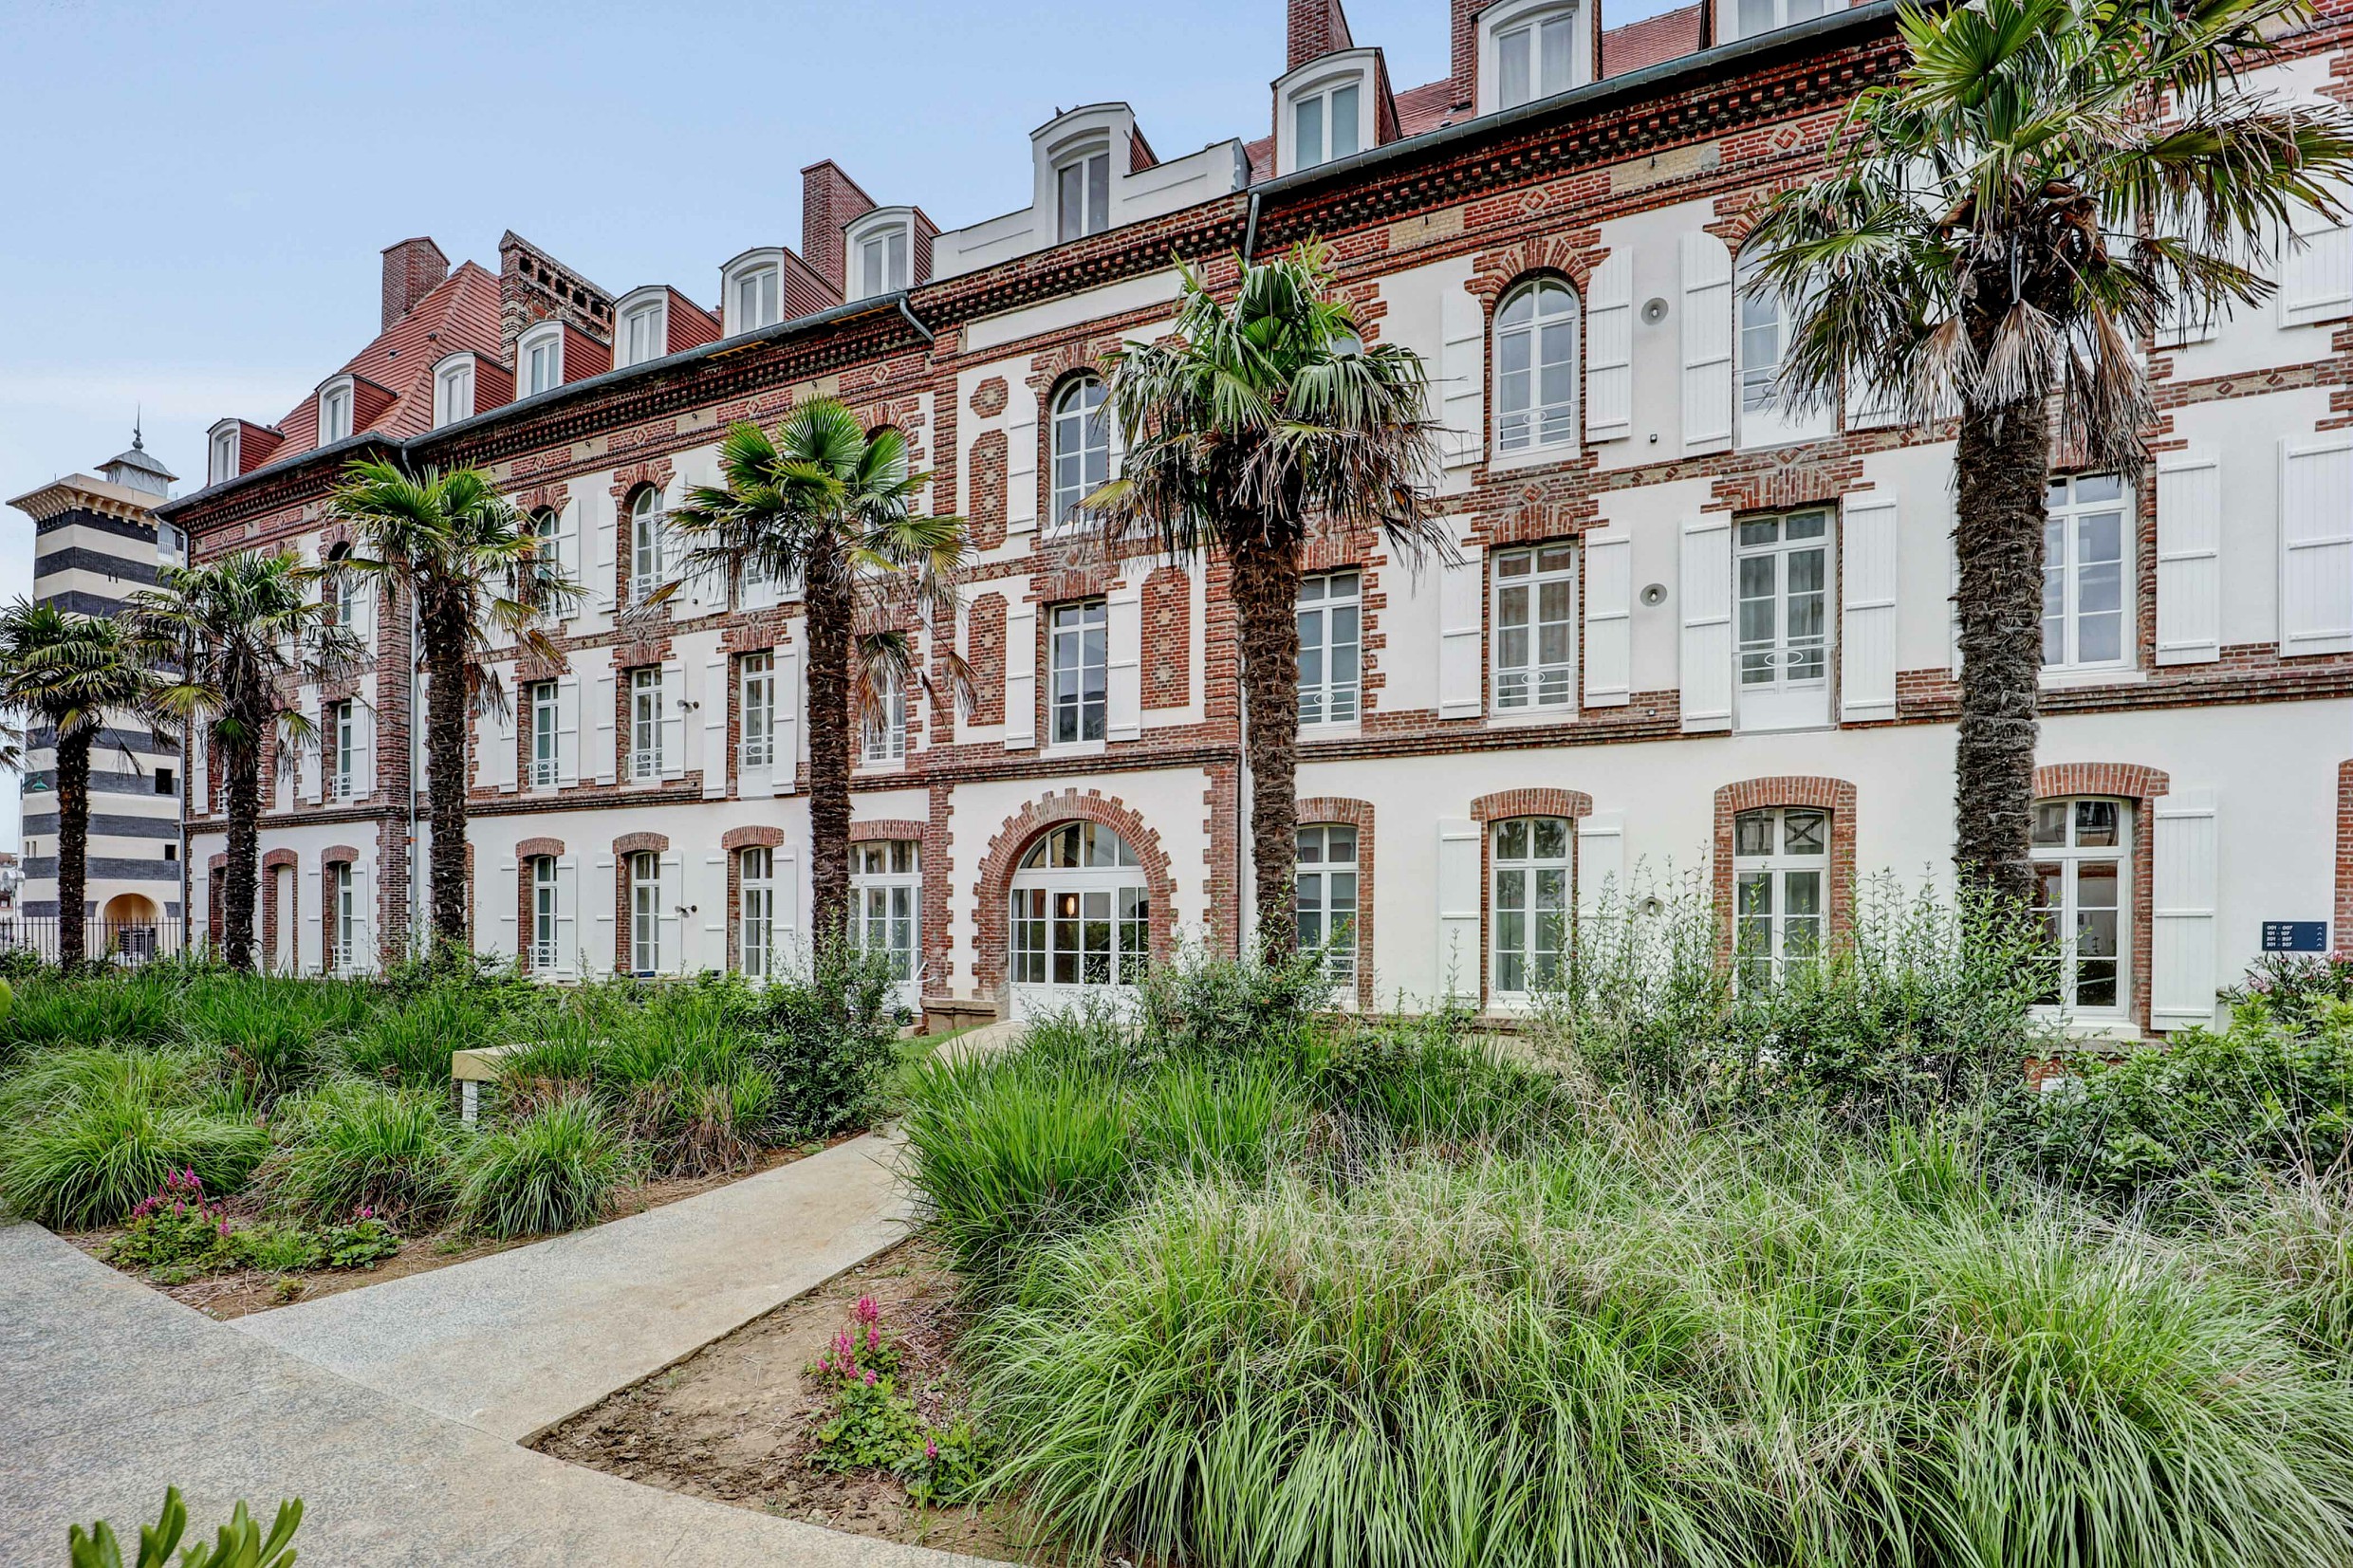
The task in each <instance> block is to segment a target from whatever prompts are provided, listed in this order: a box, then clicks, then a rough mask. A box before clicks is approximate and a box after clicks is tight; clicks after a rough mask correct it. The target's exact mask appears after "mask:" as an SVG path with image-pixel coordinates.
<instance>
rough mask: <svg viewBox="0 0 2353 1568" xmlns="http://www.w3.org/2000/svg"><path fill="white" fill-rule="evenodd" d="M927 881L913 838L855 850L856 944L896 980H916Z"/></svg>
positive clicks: (852, 871)
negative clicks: (878, 959)
mask: <svg viewBox="0 0 2353 1568" xmlns="http://www.w3.org/2000/svg"><path fill="white" fill-rule="evenodd" d="M922 880H923V878H922V851H921V849H920V847H919V846H918V845H917V843H916V841H915V840H914V839H878V840H876V841H874V842H871V843H859V844H852V845H851V846H850V907H851V910H852V912H853V913H852V914H851V917H850V936H851V939H852V940H853V941H855V942H856V943H857V944H858V946H859V947H860V948H862V949H863V950H865V951H867V952H870V953H879V954H880V955H881V957H882V958H883V960H884V961H885V962H886V963H887V964H888V965H889V966H890V971H891V978H892V979H893V980H896V981H902V982H903V981H907V980H911V979H913V978H914V977H915V971H916V963H917V952H918V950H919V947H920V943H919V939H918V938H919V929H920V926H921V923H922V922H921V915H920V913H919V912H920V910H921V907H922Z"/></svg>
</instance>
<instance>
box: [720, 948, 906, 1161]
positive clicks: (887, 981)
mask: <svg viewBox="0 0 2353 1568" xmlns="http://www.w3.org/2000/svg"><path fill="white" fill-rule="evenodd" d="M891 986H892V981H891V972H890V966H889V963H888V961H887V960H886V959H885V958H884V957H883V956H882V955H881V954H880V953H874V952H862V951H861V950H858V949H856V948H853V947H851V946H849V945H848V944H847V943H830V944H823V945H821V946H820V948H819V950H818V952H817V954H816V956H815V957H814V958H812V959H811V960H810V961H809V963H808V964H807V966H806V968H804V969H803V970H802V971H801V972H800V973H798V974H787V975H780V976H778V977H777V978H776V979H774V980H771V981H770V982H769V984H768V985H767V986H766V987H763V988H762V989H760V990H759V991H756V992H753V993H751V996H752V1000H751V1003H750V1007H749V1008H748V1022H749V1024H750V1026H751V1027H752V1028H753V1029H754V1030H755V1031H756V1032H757V1035H758V1040H757V1042H756V1043H755V1044H754V1046H753V1049H752V1064H753V1065H754V1066H756V1067H758V1068H759V1069H760V1071H761V1072H762V1073H764V1074H766V1075H767V1077H768V1079H769V1083H770V1084H772V1085H773V1086H774V1091H775V1096H776V1099H775V1108H774V1112H773V1116H774V1120H775V1124H776V1126H777V1127H778V1128H779V1129H781V1130H783V1131H784V1132H785V1133H787V1134H789V1135H791V1136H793V1137H796V1138H825V1137H831V1136H833V1135H834V1134H837V1133H844V1132H848V1131H850V1130H852V1129H854V1128H859V1127H863V1126H865V1125H866V1124H867V1123H868V1122H869V1121H871V1120H872V1119H873V1117H874V1116H875V1115H876V1114H877V1112H878V1110H879V1109H880V1104H881V1099H882V1094H883V1091H884V1089H885V1088H886V1086H888V1084H889V1083H890V1082H891V1079H892V1077H893V1075H894V1074H895V1072H896V1071H897V1069H898V1066H899V1048H898V1045H899V1020H898V1014H897V1012H896V1011H895V1010H894V1008H893V1007H892V1005H891Z"/></svg>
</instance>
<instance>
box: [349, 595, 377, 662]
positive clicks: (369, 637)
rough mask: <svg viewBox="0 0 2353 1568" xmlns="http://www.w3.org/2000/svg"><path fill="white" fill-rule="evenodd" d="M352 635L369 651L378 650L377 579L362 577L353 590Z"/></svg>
mask: <svg viewBox="0 0 2353 1568" xmlns="http://www.w3.org/2000/svg"><path fill="white" fill-rule="evenodd" d="M351 635H352V636H354V637H356V638H358V639H359V643H360V646H361V648H363V649H365V650H366V651H367V652H369V653H371V654H372V653H374V652H375V651H376V580H375V579H374V578H372V577H363V578H361V579H360V580H359V581H357V582H356V583H354V584H353V586H352V590H351Z"/></svg>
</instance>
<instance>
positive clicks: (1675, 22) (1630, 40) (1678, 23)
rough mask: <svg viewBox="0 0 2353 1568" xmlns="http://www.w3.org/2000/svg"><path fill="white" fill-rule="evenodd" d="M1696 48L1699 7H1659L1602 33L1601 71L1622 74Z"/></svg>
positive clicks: (1604, 73) (1697, 46)
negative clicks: (1675, 8) (1657, 10)
mask: <svg viewBox="0 0 2353 1568" xmlns="http://www.w3.org/2000/svg"><path fill="white" fill-rule="evenodd" d="M1698 50H1699V8H1698V7H1697V6H1685V7H1684V8H1683V9H1680V10H1670V11H1661V12H1659V13H1658V15H1657V16H1645V17H1644V18H1642V20H1640V22H1629V23H1627V24H1626V25H1625V26H1624V27H1622V28H1610V29H1609V30H1608V31H1607V32H1605V33H1603V34H1602V74H1603V76H1604V77H1612V76H1623V75H1625V74H1626V73H1627V72H1628V71H1639V70H1640V69H1641V68H1642V67H1643V66H1645V65H1659V64H1661V63H1662V62H1665V61H1669V60H1677V59H1680V58H1681V57H1682V56H1684V55H1687V54H1696V53H1697V52H1698Z"/></svg>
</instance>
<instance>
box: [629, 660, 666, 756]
mask: <svg viewBox="0 0 2353 1568" xmlns="http://www.w3.org/2000/svg"><path fill="white" fill-rule="evenodd" d="M661 721H662V673H661V666H660V665H658V664H648V665H644V666H642V667H640V668H639V669H636V670H632V671H631V672H630V673H629V776H630V777H631V778H633V779H658V778H660V777H661V772H662V722H661Z"/></svg>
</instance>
